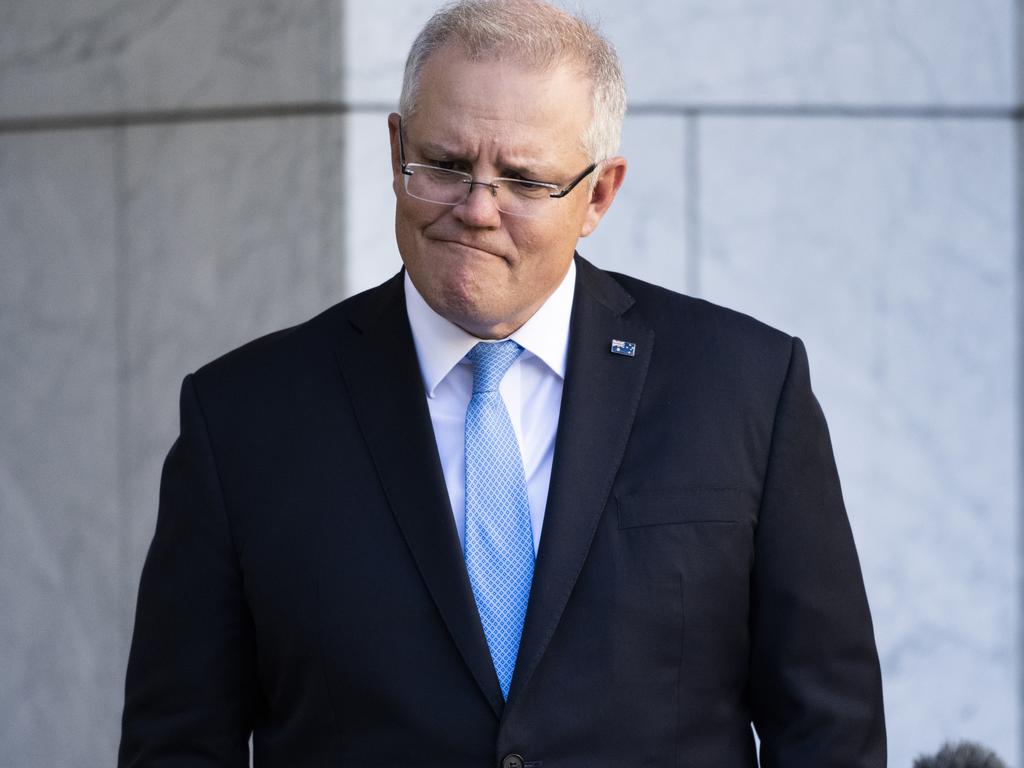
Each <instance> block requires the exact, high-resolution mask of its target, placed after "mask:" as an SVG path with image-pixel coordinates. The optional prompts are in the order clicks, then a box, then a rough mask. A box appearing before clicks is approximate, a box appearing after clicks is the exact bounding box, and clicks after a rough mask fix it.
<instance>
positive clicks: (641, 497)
mask: <svg viewBox="0 0 1024 768" xmlns="http://www.w3.org/2000/svg"><path fill="white" fill-rule="evenodd" d="M616 502H617V504H618V511H619V528H638V527H641V526H645V525H669V524H672V523H734V522H739V521H752V520H753V519H754V517H755V515H756V511H757V508H756V504H757V498H756V497H755V495H754V494H753V493H751V492H750V491H747V490H744V489H742V488H716V487H710V486H709V487H692V488H679V489H675V490H670V491H653V492H652V491H648V492H642V493H631V494H627V495H624V496H618V497H616Z"/></svg>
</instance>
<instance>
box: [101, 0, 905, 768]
mask: <svg viewBox="0 0 1024 768" xmlns="http://www.w3.org/2000/svg"><path fill="white" fill-rule="evenodd" d="M623 112H624V91H623V88H622V82H621V75H620V74H619V70H618V65H617V62H616V60H615V56H614V53H613V52H612V51H611V48H610V46H609V45H608V44H607V43H606V42H605V41H604V40H603V39H602V38H600V37H599V36H598V35H596V34H595V33H594V32H593V31H592V30H591V29H590V28H589V27H587V26H586V25H585V24H583V23H582V22H579V21H577V20H576V19H573V18H572V17H570V16H567V15H566V14H564V13H562V12H560V11H557V10H555V9H553V8H551V7H549V6H547V5H544V4H543V3H540V2H536V1H535V0H500V1H496V2H494V1H490V0H484V2H479V1H478V2H463V3H460V4H458V5H457V6H455V7H453V8H450V9H447V10H445V11H443V12H441V13H440V14H439V15H437V16H435V17H434V18H433V19H432V20H431V21H430V22H429V23H428V25H427V26H426V28H425V29H424V30H423V32H421V34H420V37H419V38H418V39H417V41H416V43H415V44H414V46H413V50H412V52H411V54H410V59H409V63H408V65H407V69H406V76H405V82H404V85H403V94H402V100H401V116H399V115H398V114H393V115H391V117H390V118H389V128H390V132H391V144H392V166H393V172H394V187H395V194H396V201H397V203H396V227H395V228H396V235H397V240H398V245H399V250H400V252H401V254H402V259H403V262H404V264H405V269H404V270H403V272H402V273H400V274H399V275H398V276H396V277H395V278H394V279H392V280H390V281H388V282H387V283H385V284H383V285H382V286H380V287H378V288H375V289H373V290H371V291H367V292H366V293H363V294H360V295H358V296H355V297H353V298H352V299H349V300H348V301H345V302H343V303H341V304H339V305H338V306H336V307H333V308H331V309H329V310H328V311H326V312H325V313H324V314H322V315H320V316H319V317H317V318H314V319H313V320H311V321H309V322H307V323H304V324H303V325H300V326H297V327H295V328H291V329H288V330H286V331H282V332H279V333H277V334H273V335H271V336H268V337H266V338H263V339H260V340H258V341H256V342H253V343H251V344H249V345H247V346H245V347H242V348H241V349H239V350H236V351H235V352H232V353H230V354H229V355H227V356H225V357H223V358H221V359H220V360H218V361H215V362H214V363H211V364H210V365H208V366H205V367H204V368H202V369H201V370H199V371H198V372H197V373H195V374H193V375H190V376H189V377H187V378H186V379H185V383H184V385H183V388H182V398H181V435H180V437H179V438H178V440H177V441H176V443H175V445H174V447H173V448H172V450H171V452H170V454H169V456H168V459H167V463H166V465H165V469H164V476H163V481H162V487H161V498H160V514H159V519H158V523H157V530H156V534H155V537H154V540H153V544H152V546H151V548H150V552H149V555H148V557H147V561H146V566H145V569H144V571H143V576H142V584H141V588H140V593H139V604H138V613H137V617H136V628H135V637H134V640H133V644H132V654H131V660H130V662H129V668H128V681H127V692H126V703H125V714H124V724H123V736H122V744H121V754H120V763H121V765H123V766H141V765H168V766H169V765H189V766H214V765H218V766H221V765H227V766H244V765H246V764H247V761H248V752H249V748H248V741H249V738H250V735H251V738H252V744H253V752H254V759H255V764H256V765H257V766H260V765H269V766H320V765H336V766H401V767H403V768H411V767H413V766H424V767H427V766H437V767H438V768H440V767H441V766H444V768H462V767H463V766H464V767H465V768H471V767H472V768H478V767H481V766H501V767H502V768H522V766H535V767H536V768H540V767H541V766H546V768H581V767H582V766H589V767H591V768H594V767H597V766H602V767H605V766H606V767H608V768H611V767H613V766H614V767H615V768H629V767H631V766H677V765H685V766H715V767H716V768H719V767H721V766H754V765H756V764H757V761H758V758H757V756H756V754H755V740H754V736H753V734H752V731H751V724H753V725H754V727H755V728H756V731H757V734H758V736H759V738H760V761H761V764H762V765H764V766H783V767H787V766H788V767H792V768H811V767H817V766H884V764H885V734H884V723H883V714H882V701H881V685H880V676H879V670H878V660H877V655H876V652H875V647H874V640H873V635H872V627H871V619H870V615H869V612H868V606H867V601H866V598H865V594H864V589H863V585H862V581H861V576H860V570H859V565H858V562H857V556H856V552H855V549H854V545H853V540H852V537H851V533H850V528H849V524H848V522H847V519H846V514H845V512H844V509H843V503H842V497H841V494H840V488H839V481H838V477H837V475H836V470H835V466H834V461H833V458H832V451H831V447H830V444H829V439H828V433H827V430H826V426H825V422H824V419H823V417H822V415H821V412H820V410H819V408H818V405H817V403H816V401H815V399H814V396H813V394H812V393H811V388H810V381H809V376H808V370H807V360H806V356H805V354H804V350H803V346H802V345H801V343H800V342H799V341H798V340H796V339H793V338H790V337H787V336H785V335H783V334H782V333H779V332H778V331H775V330H772V329H770V328H768V327H766V326H764V325H762V324H760V323H758V322H756V321H754V320H752V319H750V318H747V317H745V316H742V315H739V314H737V313H733V312H730V311H728V310H724V309H721V308H717V307H714V306H712V305H710V304H707V303H705V302H702V301H697V300H694V299H690V298H687V297H684V296H680V295H678V294H673V293H671V292H669V291H666V290H663V289H661V288H658V287H656V286H652V285H649V284H646V283H643V282H641V281H638V280H634V279H631V278H628V277H625V276H621V275H610V274H607V273H604V272H602V271H600V270H598V269H596V268H595V267H593V266H592V265H590V264H589V263H588V262H586V261H585V260H583V259H582V258H579V257H578V256H575V257H574V250H575V246H576V243H577V240H578V239H579V238H580V237H581V236H585V235H588V234H589V233H590V232H592V231H593V230H594V228H595V227H596V226H597V224H598V222H599V220H600V219H601V217H602V216H603V214H604V213H605V211H606V210H607V209H608V207H609V205H611V203H612V201H613V199H614V197H615V193H616V191H617V190H618V188H619V185H620V184H621V183H622V179H623V176H624V173H625V161H624V160H623V159H622V158H621V157H618V156H616V155H615V152H616V148H617V145H618V130H619V125H620V124H621V120H622V114H623Z"/></svg>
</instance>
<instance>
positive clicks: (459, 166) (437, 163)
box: [424, 159, 469, 173]
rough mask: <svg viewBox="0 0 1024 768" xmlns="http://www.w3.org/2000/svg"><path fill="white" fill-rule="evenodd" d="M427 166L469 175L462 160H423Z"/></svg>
mask: <svg viewBox="0 0 1024 768" xmlns="http://www.w3.org/2000/svg"><path fill="white" fill-rule="evenodd" d="M424 162H425V163H426V164H427V165H432V166H434V167H435V168H437V169H439V170H442V171H460V172H462V173H469V170H468V168H467V167H466V163H465V162H464V161H462V160H430V159H427V160H424Z"/></svg>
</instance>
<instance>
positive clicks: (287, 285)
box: [0, 0, 344, 768]
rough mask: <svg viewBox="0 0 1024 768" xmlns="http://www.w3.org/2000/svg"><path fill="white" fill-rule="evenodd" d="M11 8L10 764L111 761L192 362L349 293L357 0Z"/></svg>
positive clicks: (5, 391) (1, 161)
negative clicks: (350, 80)
mask: <svg viewBox="0 0 1024 768" xmlns="http://www.w3.org/2000/svg"><path fill="white" fill-rule="evenodd" d="M0 17H2V18H0V350H3V353H2V355H0V616H2V617H3V618H2V620H0V766H2V767H3V768H8V767H10V768H29V767H32V768H34V767H35V766H53V767H54V768H57V767H61V766H67V767H68V768H92V767H94V766H95V767H96V768H98V767H99V766H109V765H113V764H114V761H115V754H116V748H117V740H118V738H119V729H120V713H121V706H122V697H123V685H124V669H125V663H126V660H127V653H128V644H129V641H130V636H131V626H132V618H133V613H134V603H135V592H136V589H137V587H138V579H139V572H140V569H141V564H142V559H143V557H144V555H145V551H146V547H147V546H148V543H149V539H150V537H151V536H152V533H153V526H154V522H155V519H156V500H157V488H158V484H159V472H160V467H161V464H162V462H163V457H164V455H165V454H166V452H167V450H168V448H169V447H170V444H171V442H172V441H173V439H174V437H175V435H176V434H177V418H178V413H177V396H178V394H177V393H178V387H179V385H180V383H181V378H182V376H183V375H184V374H185V373H187V372H188V371H190V370H193V369H195V368H196V367H197V366H199V365H201V364H202V363H203V362H205V361H207V360H209V359H211V358H213V357H215V356H216V355H218V354H221V353H223V352H225V351H227V350H228V349H230V348H232V347H234V346H237V345H238V344H240V343H242V342H244V341H246V340H248V339H250V338H252V337H254V336H257V335H259V334H262V333H266V332H269V331H271V330H274V329H276V328H279V327H282V326H285V325H289V324H292V323H295V322H298V321H300V320H302V319H305V318H306V317H309V316H311V315H313V314H314V313H316V312H317V311H319V310H320V309H321V308H323V307H325V306H327V305H329V304H331V303H333V302H335V301H337V300H339V299H340V298H341V297H342V295H343V292H344V291H343V288H344V282H343V281H344V274H343V270H342V263H343V254H342V236H341V232H342V221H343V218H342V210H341V194H342V178H341V174H342V157H343V136H344V130H343V125H342V122H341V119H340V117H339V116H338V115H337V114H336V112H337V102H338V93H339V88H340V72H341V46H342V39H341V29H342V27H341V2H340V0H297V1H296V0H292V1H291V2H260V3H252V2H249V0H226V1H224V2H218V3H207V2H200V1H199V0H136V1H135V2H132V3H123V2H115V1H114V0H92V2H89V3H84V4H74V3H72V4H68V3H64V2H59V1H58V0H14V2H13V3H5V5H4V8H3V11H2V13H0ZM324 104H329V105H334V107H335V110H334V112H335V113H331V112H330V111H329V110H327V111H325V110H323V109H322V108H318V107H317V105H324Z"/></svg>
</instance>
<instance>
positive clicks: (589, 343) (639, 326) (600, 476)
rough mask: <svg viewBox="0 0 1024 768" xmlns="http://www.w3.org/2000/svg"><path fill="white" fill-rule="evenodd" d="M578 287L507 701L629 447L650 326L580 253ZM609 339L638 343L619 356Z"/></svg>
mask: <svg viewBox="0 0 1024 768" xmlns="http://www.w3.org/2000/svg"><path fill="white" fill-rule="evenodd" d="M576 263H577V281H576V294H575V297H574V299H573V310H572V320H571V322H570V335H569V353H568V362H567V366H566V376H565V387H564V389H563V392H562V405H561V413H560V415H559V423H558V432H557V436H556V438H555V457H554V464H553V466H552V470H551V485H550V489H549V492H548V502H547V508H546V510H545V513H544V530H543V533H542V535H541V540H540V549H539V551H538V553H537V564H536V568H535V571H534V578H533V587H532V590H531V592H530V603H529V607H528V609H527V614H526V623H525V625H524V628H523V637H522V641H521V643H520V647H519V656H518V660H517V662H516V669H515V673H514V675H513V678H512V685H511V689H510V691H509V704H510V705H511V704H512V703H514V701H515V699H516V697H517V695H518V692H519V691H520V690H522V688H523V687H524V686H525V685H526V684H527V683H528V682H529V679H530V677H531V676H532V674H533V672H534V670H535V669H536V667H537V664H538V663H539V662H540V659H541V657H542V656H543V655H544V651H545V650H546V649H547V646H548V642H549V641H550V639H551V636H552V635H553V634H554V632H555V628H556V627H557V625H558V622H559V620H560V619H561V616H562V612H563V610H564V609H565V605H566V603H567V602H568V600H569V595H570V594H571V593H572V590H573V586H574V585H575V583H576V579H577V577H578V576H579V573H580V570H581V569H582V568H583V563H584V561H585V560H586V557H587V553H588V551H589V550H590V543H591V541H592V539H593V537H594V533H595V532H596V530H597V525H598V521H599V520H600V518H601V514H602V512H603V511H604V508H605V505H606V503H607V500H608V494H609V492H610V490H611V486H612V481H613V480H614V478H615V474H616V472H617V471H618V467H619V464H620V462H621V461H622V456H623V454H624V452H625V447H626V440H627V439H628V437H629V433H630V429H631V427H632V425H633V419H634V416H635V414H636V409H637V406H638V404H639V402H640V393H641V392H642V390H643V385H644V380H645V378H646V376H647V367H648V364H649V362H650V358H651V350H652V348H653V346H654V332H653V330H651V329H650V328H649V327H648V326H647V325H646V324H645V323H644V322H643V321H642V319H640V318H639V317H637V316H636V313H635V312H634V313H627V310H628V309H629V308H630V307H631V306H632V304H633V298H632V297H631V296H630V295H629V294H628V293H626V291H625V290H624V289H623V288H622V287H621V286H620V285H619V284H618V283H616V282H615V281H614V280H612V279H611V278H610V277H608V276H607V275H605V274H604V273H603V272H601V271H599V270H597V269H596V268H595V267H593V266H592V265H590V264H589V263H588V262H586V261H584V260H583V259H582V258H579V257H577V259H576ZM613 339H618V340H622V341H629V342H633V343H635V344H636V351H635V356H633V357H628V356H624V355H618V354H613V353H612V352H611V344H612V340H613Z"/></svg>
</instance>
